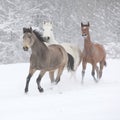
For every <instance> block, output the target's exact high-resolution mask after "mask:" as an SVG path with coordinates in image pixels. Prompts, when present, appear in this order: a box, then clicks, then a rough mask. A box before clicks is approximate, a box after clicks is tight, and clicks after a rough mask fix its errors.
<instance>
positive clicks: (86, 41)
mask: <svg viewBox="0 0 120 120" xmlns="http://www.w3.org/2000/svg"><path fill="white" fill-rule="evenodd" d="M91 45H92V41H91V40H90V34H89V33H88V35H87V37H86V38H85V39H84V48H85V49H86V50H89V48H90V47H91Z"/></svg>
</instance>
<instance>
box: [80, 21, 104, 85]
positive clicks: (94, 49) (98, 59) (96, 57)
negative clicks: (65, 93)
mask: <svg viewBox="0 0 120 120" xmlns="http://www.w3.org/2000/svg"><path fill="white" fill-rule="evenodd" d="M89 27H90V24H89V22H88V24H83V23H81V31H82V36H83V37H84V50H83V59H82V67H83V69H82V83H83V78H84V75H85V69H86V64H87V63H90V64H92V72H91V74H92V76H93V78H94V80H95V82H98V79H100V78H101V77H102V70H103V66H104V65H105V66H106V61H105V59H106V52H105V49H104V47H103V46H102V45H100V44H97V43H93V42H92V41H91V40H90V33H89ZM97 63H99V64H100V70H99V68H98V66H97ZM95 70H96V72H97V79H96V78H95Z"/></svg>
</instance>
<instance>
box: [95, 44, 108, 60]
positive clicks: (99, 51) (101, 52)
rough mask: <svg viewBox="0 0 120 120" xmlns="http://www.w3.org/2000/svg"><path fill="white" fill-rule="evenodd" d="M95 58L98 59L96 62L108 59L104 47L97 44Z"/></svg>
mask: <svg viewBox="0 0 120 120" xmlns="http://www.w3.org/2000/svg"><path fill="white" fill-rule="evenodd" d="M94 56H95V57H96V60H97V59H98V60H100V59H101V60H102V59H105V58H106V51H105V49H104V47H103V45H101V44H98V43H95V44H94Z"/></svg>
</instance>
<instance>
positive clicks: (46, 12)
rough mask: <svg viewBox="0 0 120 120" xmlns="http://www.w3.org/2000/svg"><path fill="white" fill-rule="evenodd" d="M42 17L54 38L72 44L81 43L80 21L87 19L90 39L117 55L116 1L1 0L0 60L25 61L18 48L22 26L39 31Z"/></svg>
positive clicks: (119, 24) (119, 19)
mask: <svg viewBox="0 0 120 120" xmlns="http://www.w3.org/2000/svg"><path fill="white" fill-rule="evenodd" d="M44 20H47V21H48V20H51V21H53V24H54V25H53V28H54V29H53V31H54V34H55V37H56V39H57V41H59V42H65V41H66V42H72V43H81V41H82V40H81V39H82V38H81V30H80V23H81V22H87V21H89V22H90V23H91V27H90V28H91V38H92V39H93V41H97V42H100V43H102V44H105V46H106V48H107V52H108V56H109V57H119V58H120V55H118V54H117V53H118V51H119V52H120V47H116V46H120V40H119V39H120V1H119V0H114V1H113V0H74V1H73V0H45V1H43V0H34V1H33V0H29V1H26V0H1V1H0V55H2V56H3V58H4V59H3V58H1V59H0V63H4V61H6V62H5V63H11V62H23V61H24V62H25V61H27V59H26V58H27V56H28V55H26V53H24V52H23V50H22V49H21V48H22V28H23V27H29V26H34V27H39V29H40V30H42V22H43V21H44ZM11 33H12V34H11ZM13 36H14V37H13ZM112 43H114V44H112ZM111 45H112V47H110V46H111ZM111 49H112V51H113V52H112V53H111ZM8 51H9V52H8ZM10 51H11V52H10ZM15 51H18V52H15ZM18 54H19V55H18ZM116 54H117V55H116ZM10 56H12V58H13V59H12V60H11V57H10Z"/></svg>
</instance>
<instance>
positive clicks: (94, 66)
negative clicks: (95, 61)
mask: <svg viewBox="0 0 120 120" xmlns="http://www.w3.org/2000/svg"><path fill="white" fill-rule="evenodd" d="M96 68H97V67H96V65H92V72H91V74H92V76H93V78H94V80H95V82H96V83H97V82H98V81H97V79H96V78H95V69H96Z"/></svg>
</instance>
